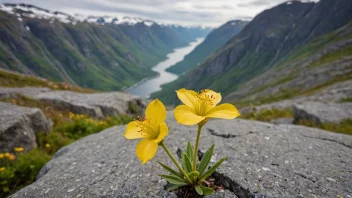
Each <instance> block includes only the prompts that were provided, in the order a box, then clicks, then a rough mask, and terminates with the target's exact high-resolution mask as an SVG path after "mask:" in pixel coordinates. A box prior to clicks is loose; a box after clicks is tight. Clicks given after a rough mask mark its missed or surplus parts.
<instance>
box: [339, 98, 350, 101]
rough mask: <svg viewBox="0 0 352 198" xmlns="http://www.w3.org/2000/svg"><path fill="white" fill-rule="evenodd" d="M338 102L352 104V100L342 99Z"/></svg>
mask: <svg viewBox="0 0 352 198" xmlns="http://www.w3.org/2000/svg"><path fill="white" fill-rule="evenodd" d="M339 102H352V98H342V99H341V100H340V101H339Z"/></svg>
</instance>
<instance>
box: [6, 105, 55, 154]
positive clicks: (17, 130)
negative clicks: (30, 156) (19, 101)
mask: <svg viewBox="0 0 352 198" xmlns="http://www.w3.org/2000/svg"><path fill="white" fill-rule="evenodd" d="M51 126H52V122H51V120H48V119H47V118H46V117H45V115H44V113H43V112H42V111H41V110H40V109H37V108H28V107H19V106H16V105H12V104H8V103H4V102H0V152H1V153H3V152H12V151H13V148H14V147H19V146H21V147H23V148H24V149H25V150H26V151H28V150H30V149H32V148H35V147H36V146H37V143H36V137H35V133H36V132H40V131H50V129H51Z"/></svg>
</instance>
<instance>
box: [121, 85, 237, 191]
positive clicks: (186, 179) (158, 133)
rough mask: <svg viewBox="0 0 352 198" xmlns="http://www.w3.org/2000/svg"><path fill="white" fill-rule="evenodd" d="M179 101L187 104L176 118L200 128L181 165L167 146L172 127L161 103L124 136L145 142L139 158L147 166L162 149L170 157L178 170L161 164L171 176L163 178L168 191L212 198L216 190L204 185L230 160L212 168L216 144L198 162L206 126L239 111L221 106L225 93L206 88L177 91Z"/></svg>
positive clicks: (138, 151) (153, 105)
mask: <svg viewBox="0 0 352 198" xmlns="http://www.w3.org/2000/svg"><path fill="white" fill-rule="evenodd" d="M176 93H177V96H178V98H179V99H180V100H181V102H183V105H179V106H177V107H176V108H175V110H174V116H175V118H176V120H177V122H178V123H179V124H184V125H196V124H197V125H198V132H197V138H196V143H195V147H194V148H193V146H192V145H191V143H190V142H188V145H187V148H186V150H185V152H183V153H182V154H181V164H180V163H179V162H178V161H177V160H176V159H175V157H174V156H173V155H172V154H171V153H170V151H169V149H168V148H167V147H166V145H165V143H164V138H165V137H166V136H167V135H168V127H167V125H166V123H165V120H166V108H165V106H164V105H163V103H162V102H161V101H159V100H158V99H155V100H154V101H152V102H151V103H150V104H149V105H148V106H147V108H146V112H145V117H144V118H142V117H138V120H135V121H132V122H130V123H129V124H128V125H127V127H126V132H125V134H124V136H125V137H126V138H127V139H142V140H141V141H140V142H139V143H138V145H137V147H136V154H137V157H138V158H139V159H140V160H141V161H142V163H143V164H145V163H146V162H147V161H149V160H151V159H152V158H153V157H154V156H155V154H156V152H157V149H158V146H161V147H162V148H163V149H164V150H165V152H166V153H167V155H168V156H169V157H170V158H171V160H172V161H173V163H174V164H175V165H176V167H177V170H174V169H173V168H171V167H169V166H167V165H165V164H163V163H161V162H158V163H159V164H160V165H161V166H162V167H163V168H164V169H165V170H167V171H168V172H169V173H170V174H168V175H165V174H162V175H160V176H161V177H162V178H164V179H166V180H167V181H168V183H169V184H168V186H167V189H168V190H169V191H170V190H175V189H178V188H180V187H184V186H190V187H192V188H194V189H195V191H196V192H197V193H198V194H199V195H210V194H212V193H213V192H214V190H213V189H212V188H210V187H206V186H204V185H203V183H204V180H205V179H207V178H208V177H209V176H210V175H211V174H212V173H213V172H214V171H215V170H216V168H217V167H218V166H220V164H221V163H223V162H224V161H225V160H226V159H227V157H224V158H222V159H220V160H219V161H218V162H217V163H215V164H214V165H213V166H212V167H210V168H209V163H210V159H211V157H212V155H213V151H214V145H212V146H211V147H210V148H209V149H208V150H207V151H206V152H205V153H204V155H203V157H202V159H201V160H200V161H199V160H198V147H199V139H200V134H201V129H202V127H203V126H204V125H205V124H206V123H207V122H208V120H209V119H210V118H222V119H234V118H236V117H237V116H239V115H240V114H239V112H238V110H237V109H236V107H235V106H233V105H232V104H221V105H218V106H217V104H218V103H219V102H220V101H221V94H220V93H216V92H214V91H212V90H209V89H206V90H202V91H200V92H199V93H197V92H195V91H192V90H186V89H180V90H177V91H176Z"/></svg>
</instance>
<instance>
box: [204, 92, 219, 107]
mask: <svg viewBox="0 0 352 198" xmlns="http://www.w3.org/2000/svg"><path fill="white" fill-rule="evenodd" d="M200 95H201V97H202V96H203V97H204V98H209V99H210V100H211V102H212V106H216V105H217V104H218V103H219V102H220V101H221V98H222V97H221V94H220V93H216V92H215V91H213V90H210V89H204V90H202V91H201V92H200Z"/></svg>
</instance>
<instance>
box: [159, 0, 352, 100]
mask: <svg viewBox="0 0 352 198" xmlns="http://www.w3.org/2000/svg"><path fill="white" fill-rule="evenodd" d="M351 13H352V1H348V0H337V1H333V0H321V1H319V2H317V3H314V2H309V3H304V2H299V1H292V2H291V3H290V4H287V3H283V4H280V5H278V6H276V7H273V8H271V9H268V10H265V11H263V12H262V13H260V14H258V15H257V16H256V17H255V18H254V19H253V20H252V21H251V22H250V23H249V24H248V25H247V26H246V27H245V28H244V29H243V30H242V31H241V32H240V33H239V34H238V35H236V36H234V37H233V38H232V39H231V40H230V41H229V42H227V44H226V45H225V46H223V47H222V48H221V49H220V50H218V51H217V52H216V53H214V54H212V55H211V57H209V58H208V59H207V61H206V62H205V63H204V64H202V65H200V66H199V67H197V68H196V69H194V70H192V71H191V72H189V73H187V74H186V75H183V76H181V77H180V78H179V79H178V80H176V81H175V82H173V84H167V85H164V86H163V90H162V91H161V92H157V93H154V94H153V95H152V97H159V98H161V99H163V100H165V101H166V103H168V104H175V102H176V101H177V100H176V98H175V97H169V96H170V92H171V91H168V90H175V89H177V88H179V87H185V88H189V89H196V90H200V89H205V88H210V89H214V90H218V91H220V92H222V94H223V96H224V97H226V96H227V95H228V94H230V93H231V92H234V91H236V90H237V89H238V87H239V86H240V85H241V84H243V83H245V82H247V81H249V80H250V79H253V78H255V77H256V76H257V75H259V74H261V73H263V72H265V71H267V70H269V69H270V68H272V67H273V66H274V65H275V64H276V63H278V62H280V60H284V59H285V58H286V57H287V56H288V55H289V54H290V53H293V52H294V50H295V49H297V48H298V47H300V46H303V45H305V44H307V43H308V42H309V41H311V40H312V39H314V38H316V37H318V36H321V35H324V34H328V33H330V32H332V31H334V30H336V29H338V28H340V27H342V26H343V25H345V24H347V23H348V22H349V21H350V20H351V19H352V14H351Z"/></svg>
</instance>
